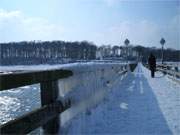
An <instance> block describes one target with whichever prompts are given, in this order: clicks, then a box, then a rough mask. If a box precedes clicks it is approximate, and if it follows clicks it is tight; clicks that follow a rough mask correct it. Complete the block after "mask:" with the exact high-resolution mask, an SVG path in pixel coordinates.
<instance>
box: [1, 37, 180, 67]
mask: <svg viewBox="0 0 180 135" xmlns="http://www.w3.org/2000/svg"><path fill="white" fill-rule="evenodd" d="M125 41H126V42H125V45H126V46H127V44H129V43H130V42H129V41H128V40H125ZM125 45H123V46H117V45H115V46H111V45H108V46H105V45H103V46H99V47H97V46H96V45H95V44H93V43H92V42H88V41H82V42H65V41H44V42H41V41H31V42H27V41H24V42H10V43H0V65H17V64H57V63H67V62H74V61H76V60H93V59H96V54H97V52H98V50H101V49H102V48H105V49H103V50H104V52H103V53H104V54H106V53H107V54H111V55H106V56H105V57H122V59H123V58H128V59H129V60H137V59H139V58H141V59H142V61H143V62H146V61H147V59H148V56H149V54H150V53H153V54H154V55H155V56H156V58H157V59H161V54H162V49H161V48H155V47H143V46H141V45H136V46H132V47H131V49H132V50H133V51H136V52H137V55H135V56H133V58H132V57H125V56H124V55H125V54H124V53H122V52H123V51H122V52H121V54H120V55H117V50H118V49H120V50H123V48H126V46H125ZM110 52H111V53H110ZM125 52H126V50H125ZM164 61H180V50H174V49H164Z"/></svg>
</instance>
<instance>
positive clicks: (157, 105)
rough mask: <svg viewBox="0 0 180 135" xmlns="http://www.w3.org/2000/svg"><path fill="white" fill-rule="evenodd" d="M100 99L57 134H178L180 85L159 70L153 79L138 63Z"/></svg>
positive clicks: (179, 127) (179, 124)
mask: <svg viewBox="0 0 180 135" xmlns="http://www.w3.org/2000/svg"><path fill="white" fill-rule="evenodd" d="M111 89H112V90H111V91H109V93H108V94H107V95H106V97H105V98H104V99H103V101H102V102H101V103H100V104H99V105H98V106H95V107H92V108H91V109H87V110H86V111H83V112H82V113H80V114H78V115H77V116H76V117H75V118H74V119H72V120H70V121H69V122H67V123H66V124H64V125H63V127H61V128H62V129H61V132H60V134H122V135H132V134H133V135H141V134H143V135H144V134H145V135H146V134H153V135H154V134H155V135H159V134H163V135H169V134H174V135H178V134H179V133H180V117H179V115H178V114H180V85H179V84H178V83H176V82H173V81H171V80H170V79H169V78H168V77H167V76H164V75H163V74H161V73H160V72H157V73H156V77H155V78H151V77H150V73H149V70H147V69H146V68H144V67H143V66H142V65H141V64H138V67H137V68H136V70H135V72H134V73H128V75H127V76H126V77H125V78H124V79H123V80H121V81H120V80H119V82H118V83H116V84H114V85H113V87H112V88H111Z"/></svg>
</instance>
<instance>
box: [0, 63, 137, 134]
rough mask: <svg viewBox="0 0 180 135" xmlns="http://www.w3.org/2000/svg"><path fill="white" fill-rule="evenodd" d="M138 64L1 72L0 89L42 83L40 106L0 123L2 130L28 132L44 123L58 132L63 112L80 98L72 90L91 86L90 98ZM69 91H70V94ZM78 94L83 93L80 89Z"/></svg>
mask: <svg viewBox="0 0 180 135" xmlns="http://www.w3.org/2000/svg"><path fill="white" fill-rule="evenodd" d="M135 66H136V64H135V63H134V64H119V63H116V64H113V63H109V64H107V63H106V64H105V63H104V64H103V63H102V64H89V65H88V64H84V65H83V64H81V65H75V66H69V67H67V68H65V69H51V70H46V71H21V72H15V73H13V72H12V73H7V74H6V73H1V74H0V91H4V90H8V89H13V88H17V87H21V86H26V85H31V84H36V83H40V95H41V107H40V108H38V109H35V110H34V111H32V112H29V113H27V114H24V115H22V116H20V117H18V118H16V119H14V120H11V121H9V122H7V123H5V124H3V125H1V126H0V134H26V133H29V132H31V131H33V130H34V129H36V128H38V127H43V132H44V133H46V134H56V133H57V132H58V131H59V127H60V124H61V123H60V114H61V113H62V112H63V111H65V110H68V108H70V107H71V106H72V105H73V103H74V102H75V103H76V102H77V101H80V100H81V99H77V98H75V99H73V98H72V97H73V94H72V93H73V92H72V91H74V90H75V89H78V88H79V87H81V88H83V89H84V91H85V88H86V87H88V88H89V91H87V92H86V91H85V93H87V94H86V95H85V98H87V97H88V96H89V95H90V93H91V91H93V92H94V93H96V92H97V90H96V89H98V88H99V87H101V89H104V87H106V86H108V85H109V84H111V85H112V84H113V82H114V81H115V80H116V79H117V77H118V76H121V75H123V74H125V73H126V72H127V71H128V70H133V69H134V68H135ZM90 79H91V80H90ZM62 85H63V86H62ZM91 86H94V87H91ZM102 86H103V87H102ZM77 92H78V91H75V93H76V94H77ZM67 93H71V94H69V95H70V96H69V95H68V94H67ZM78 94H80V95H79V97H80V96H81V93H78ZM66 95H68V96H66ZM96 95H97V94H96ZM83 96H84V95H83ZM92 96H93V95H92Z"/></svg>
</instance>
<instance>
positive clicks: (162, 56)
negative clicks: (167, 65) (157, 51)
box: [161, 44, 164, 64]
mask: <svg viewBox="0 0 180 135" xmlns="http://www.w3.org/2000/svg"><path fill="white" fill-rule="evenodd" d="M161 51H162V52H161V60H162V64H163V59H164V45H163V44H162V50H161Z"/></svg>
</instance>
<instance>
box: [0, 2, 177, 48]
mask: <svg viewBox="0 0 180 135" xmlns="http://www.w3.org/2000/svg"><path fill="white" fill-rule="evenodd" d="M162 37H163V38H164V39H165V40H166V44H165V47H166V48H175V49H180V1H179V0H0V42H1V43H2V42H12V41H16V42H17V41H25V40H27V41H32V40H42V41H47V40H50V41H51V40H65V41H83V40H87V41H91V42H93V43H94V44H96V45H98V46H100V45H103V44H106V45H107V44H111V45H123V44H124V40H125V39H126V38H128V39H129V40H130V43H131V44H134V45H143V46H146V47H158V48H159V47H161V45H160V43H159V41H160V39H161V38H162Z"/></svg>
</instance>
